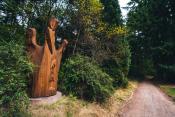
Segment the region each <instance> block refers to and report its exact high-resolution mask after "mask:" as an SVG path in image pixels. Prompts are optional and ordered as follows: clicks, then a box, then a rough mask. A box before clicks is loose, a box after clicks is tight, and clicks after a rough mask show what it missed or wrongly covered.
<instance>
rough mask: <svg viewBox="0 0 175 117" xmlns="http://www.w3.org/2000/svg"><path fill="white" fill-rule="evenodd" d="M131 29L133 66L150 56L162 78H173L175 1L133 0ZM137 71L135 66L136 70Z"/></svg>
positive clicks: (128, 23)
mask: <svg viewBox="0 0 175 117" xmlns="http://www.w3.org/2000/svg"><path fill="white" fill-rule="evenodd" d="M129 5H130V12H129V14H128V22H127V25H128V27H129V29H130V36H129V39H130V44H131V48H132V55H133V56H132V60H133V64H134V65H133V66H135V68H137V71H139V70H140V67H141V66H140V65H142V62H144V61H147V59H151V60H152V61H153V64H154V67H155V69H156V71H157V74H156V75H157V76H158V77H159V79H164V80H167V81H168V80H170V79H171V80H173V79H174V76H175V72H174V70H173V68H174V67H173V66H174V63H175V62H174V60H175V58H174V57H175V56H174V55H175V51H174V50H175V49H174V48H175V40H174V36H175V35H174V34H175V30H174V29H175V9H174V8H175V4H174V1H173V0H154V1H153V0H140V1H138V0H132V1H131V2H130V3H129ZM135 71H136V70H135Z"/></svg>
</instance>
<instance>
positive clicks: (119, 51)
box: [102, 38, 131, 87]
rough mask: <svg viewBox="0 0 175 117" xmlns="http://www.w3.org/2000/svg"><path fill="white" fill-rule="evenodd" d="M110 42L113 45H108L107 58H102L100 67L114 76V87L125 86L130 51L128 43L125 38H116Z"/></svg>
mask: <svg viewBox="0 0 175 117" xmlns="http://www.w3.org/2000/svg"><path fill="white" fill-rule="evenodd" d="M111 43H113V44H115V46H110V48H109V49H108V50H110V51H109V52H108V53H109V55H108V56H109V58H107V59H104V61H103V63H102V67H103V68H104V70H105V71H106V72H107V73H108V74H109V75H110V76H111V77H112V78H114V86H115V87H120V86H122V87H126V86H127V76H128V72H129V67H130V63H131V53H130V48H129V44H128V42H127V40H126V39H123V38H121V39H116V40H113V41H112V42H111Z"/></svg>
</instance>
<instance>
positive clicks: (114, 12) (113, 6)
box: [100, 0, 122, 26]
mask: <svg viewBox="0 0 175 117" xmlns="http://www.w3.org/2000/svg"><path fill="white" fill-rule="evenodd" d="M100 1H101V3H102V4H103V5H104V10H103V19H104V21H105V22H107V23H108V24H109V25H110V26H114V25H115V26H119V25H122V15H121V10H120V5H119V2H118V0H100Z"/></svg>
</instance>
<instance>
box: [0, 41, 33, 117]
mask: <svg viewBox="0 0 175 117" xmlns="http://www.w3.org/2000/svg"><path fill="white" fill-rule="evenodd" d="M23 50H24V48H23V47H22V46H21V45H18V44H16V43H15V42H9V43H5V42H3V43H1V44H0V110H1V111H0V114H1V115H3V116H8V117H20V116H21V117H22V116H24V114H25V113H27V107H28V97H27V94H26V86H27V79H26V77H27V75H28V74H29V73H30V72H31V71H32V65H31V64H30V63H29V62H28V61H27V58H26V56H25V55H24V51H23Z"/></svg>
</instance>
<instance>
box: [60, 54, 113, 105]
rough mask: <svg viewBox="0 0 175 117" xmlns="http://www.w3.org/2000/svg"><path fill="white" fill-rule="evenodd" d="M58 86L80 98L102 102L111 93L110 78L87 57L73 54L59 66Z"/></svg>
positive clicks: (64, 91) (66, 92)
mask: <svg viewBox="0 0 175 117" xmlns="http://www.w3.org/2000/svg"><path fill="white" fill-rule="evenodd" d="M58 86H59V88H60V89H61V91H62V92H63V93H65V94H73V95H75V96H77V97H79V98H81V99H85V100H89V101H97V102H104V101H105V100H106V99H107V98H108V97H109V96H110V95H111V94H112V93H113V87H112V79H111V77H110V76H109V75H107V74H106V73H105V72H103V71H102V70H101V69H100V68H99V67H98V66H97V65H95V63H93V62H92V61H91V60H90V59H89V58H88V57H84V56H81V55H75V56H72V57H71V58H69V59H67V60H66V61H65V63H64V64H63V65H62V67H61V71H60V76H59V85H58Z"/></svg>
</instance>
